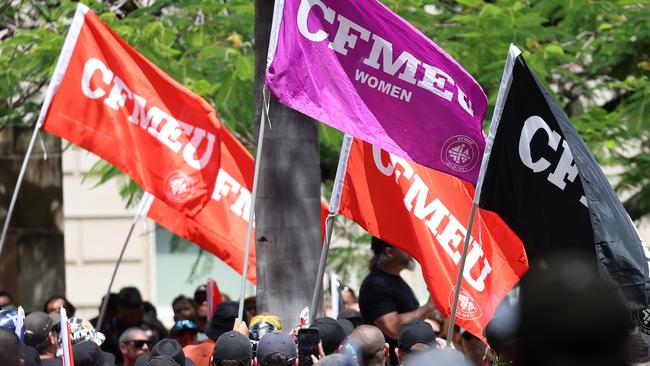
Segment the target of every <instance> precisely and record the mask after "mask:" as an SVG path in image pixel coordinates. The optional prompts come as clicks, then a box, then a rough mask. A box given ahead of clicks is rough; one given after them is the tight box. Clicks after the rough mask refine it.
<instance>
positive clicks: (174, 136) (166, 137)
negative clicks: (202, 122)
mask: <svg viewBox="0 0 650 366" xmlns="http://www.w3.org/2000/svg"><path fill="white" fill-rule="evenodd" d="M179 127H180V126H179V125H178V122H176V118H174V117H172V116H167V123H165V125H164V126H163V128H162V130H160V133H159V134H158V136H157V138H158V141H160V142H162V143H163V144H165V146H167V147H169V148H170V149H171V150H172V151H173V152H175V153H177V152H179V151H181V148H183V144H181V143H180V142H178V139H179V138H180V137H181V134H182V133H183V131H181V129H180V128H179Z"/></svg>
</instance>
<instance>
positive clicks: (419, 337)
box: [395, 320, 436, 364]
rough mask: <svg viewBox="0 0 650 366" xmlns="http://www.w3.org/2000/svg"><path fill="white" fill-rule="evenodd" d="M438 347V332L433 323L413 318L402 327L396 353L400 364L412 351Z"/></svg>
mask: <svg viewBox="0 0 650 366" xmlns="http://www.w3.org/2000/svg"><path fill="white" fill-rule="evenodd" d="M429 348H436V333H435V332H434V331H433V328H432V327H431V324H429V323H427V322H425V321H422V320H413V321H411V322H408V323H406V324H404V325H403V326H402V328H400V331H399V337H398V338H397V348H395V355H396V356H397V360H398V361H399V363H400V364H403V363H404V360H405V359H406V358H407V356H408V355H409V354H411V353H415V352H418V351H422V350H424V349H429Z"/></svg>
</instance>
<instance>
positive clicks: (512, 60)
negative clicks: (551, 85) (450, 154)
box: [477, 46, 650, 306]
mask: <svg viewBox="0 0 650 366" xmlns="http://www.w3.org/2000/svg"><path fill="white" fill-rule="evenodd" d="M494 113H495V116H494V118H493V120H492V125H491V127H490V136H489V137H488V146H486V154H485V156H484V162H483V168H482V171H481V175H480V176H479V183H478V185H479V187H477V191H479V192H480V201H479V206H480V207H481V208H484V209H487V210H490V211H493V212H496V213H497V214H499V215H500V216H501V218H502V219H503V220H504V221H505V222H506V223H507V224H508V225H509V226H510V227H511V228H512V230H513V231H514V232H515V233H516V234H517V235H518V236H519V238H521V240H522V241H523V243H524V245H525V247H526V252H527V254H528V257H529V259H530V260H531V262H534V261H536V260H537V259H540V258H542V259H548V258H551V257H552V256H553V253H554V252H556V251H558V250H567V249H570V250H573V251H582V252H584V253H586V254H588V255H592V256H593V258H594V261H595V263H597V264H598V266H599V268H600V272H601V273H602V274H603V275H604V276H606V277H609V278H610V279H611V280H613V281H614V282H615V283H616V284H617V285H618V286H619V287H620V288H621V290H622V291H623V293H624V295H625V297H626V299H627V300H628V301H629V302H630V303H631V305H639V306H645V305H648V304H649V300H650V277H649V269H648V260H647V257H646V254H645V251H644V245H643V243H642V241H641V239H640V238H639V235H638V232H637V230H636V228H635V227H634V224H633V223H632V220H631V219H630V217H629V215H628V214H627V212H626V211H625V209H624V208H623V205H622V204H621V202H620V201H619V199H618V197H617V196H616V193H615V192H614V190H613V189H612V187H611V185H610V184H609V182H608V181H607V178H606V177H605V175H604V174H603V172H602V170H601V169H600V167H599V165H598V163H596V161H595V159H594V158H593V156H592V155H591V153H590V152H589V149H588V148H587V146H586V145H585V143H584V141H582V139H581V138H580V135H578V132H577V131H576V130H575V128H574V127H573V125H572V124H571V121H569V119H568V117H567V116H566V114H564V112H563V111H562V109H561V108H560V107H559V106H558V105H557V104H556V103H555V102H554V101H553V98H552V96H551V95H550V93H549V92H548V91H547V90H546V89H545V88H544V86H543V85H542V83H541V82H540V81H539V80H538V79H537V77H536V76H535V74H534V73H533V72H532V71H531V70H530V69H529V68H528V66H527V65H526V63H525V62H524V59H523V57H522V56H521V54H520V52H519V50H518V49H517V48H516V47H514V46H511V49H510V52H509V55H508V61H507V63H506V70H505V72H504V75H503V79H502V81H501V90H500V91H499V97H498V99H497V105H496V107H495V112H494Z"/></svg>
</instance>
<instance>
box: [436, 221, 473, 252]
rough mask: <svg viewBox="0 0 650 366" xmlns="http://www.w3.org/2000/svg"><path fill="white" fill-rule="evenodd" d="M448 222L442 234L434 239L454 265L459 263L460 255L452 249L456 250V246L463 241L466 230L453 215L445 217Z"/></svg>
mask: <svg viewBox="0 0 650 366" xmlns="http://www.w3.org/2000/svg"><path fill="white" fill-rule="evenodd" d="M447 217H448V218H449V222H448V223H447V226H445V229H444V230H443V232H442V234H438V235H436V239H438V242H439V243H440V245H441V246H442V248H443V249H444V250H445V252H447V254H449V256H450V257H451V259H452V260H453V261H454V263H455V264H458V262H460V253H459V252H458V251H457V250H454V248H458V245H459V244H460V242H461V241H462V240H463V238H464V237H465V235H467V230H466V229H465V228H464V227H463V225H461V223H460V222H459V221H458V220H457V219H456V218H455V217H454V215H451V214H450V215H449V216H447Z"/></svg>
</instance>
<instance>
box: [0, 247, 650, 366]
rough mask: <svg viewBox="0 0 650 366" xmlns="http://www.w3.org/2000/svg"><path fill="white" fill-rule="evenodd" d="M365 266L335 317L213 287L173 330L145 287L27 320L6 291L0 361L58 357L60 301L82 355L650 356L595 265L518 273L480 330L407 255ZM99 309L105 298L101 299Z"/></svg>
mask: <svg viewBox="0 0 650 366" xmlns="http://www.w3.org/2000/svg"><path fill="white" fill-rule="evenodd" d="M372 250H373V258H372V259H371V261H370V273H369V275H368V276H367V277H366V278H365V280H364V281H363V284H362V285H361V288H360V290H359V296H358V301H357V297H356V296H355V293H354V291H352V290H351V289H349V288H347V287H344V288H343V290H342V296H341V297H342V299H343V304H342V305H343V306H342V309H341V310H340V311H339V313H338V316H337V319H335V318H333V317H327V316H324V317H319V318H317V319H313V320H312V321H310V322H309V323H308V324H302V325H300V324H299V322H298V315H297V316H296V319H280V318H279V317H278V316H277V315H274V314H270V313H264V314H257V310H256V302H255V298H254V297H253V298H248V299H246V301H245V315H244V319H243V320H244V321H243V322H240V321H238V319H237V316H238V303H237V302H235V301H230V299H228V298H227V297H226V298H225V299H224V301H223V302H221V303H220V304H219V305H218V306H216V308H215V309H214V311H213V313H212V314H211V315H212V316H211V317H210V318H211V319H210V320H208V318H209V317H208V312H209V309H208V301H207V290H206V286H201V287H199V288H198V289H197V290H196V292H195V293H194V296H192V297H187V296H183V295H181V296H178V297H177V298H175V299H174V300H173V303H172V308H173V311H174V321H175V322H174V325H173V326H172V327H171V329H166V328H165V327H164V326H163V324H162V323H161V322H160V321H159V320H158V319H157V314H156V309H155V307H154V306H152V305H151V304H150V303H148V302H146V301H144V300H143V299H142V296H141V294H140V292H139V291H138V289H136V288H134V287H125V288H122V289H121V290H120V291H119V292H118V293H116V294H111V295H110V296H108V297H105V298H104V299H103V302H106V311H105V316H104V319H103V320H102V321H101V322H100V319H98V318H93V319H88V320H87V319H81V318H79V317H76V316H75V308H74V306H73V305H72V304H71V303H70V302H69V301H68V300H67V299H66V298H65V297H64V296H54V297H52V298H50V299H49V300H48V301H47V302H46V304H45V305H44V306H43V309H42V310H43V311H35V312H31V313H29V314H28V315H27V316H26V317H25V319H24V334H22V339H21V337H19V336H18V335H17V334H16V333H17V332H16V331H15V329H16V328H17V327H20V325H19V324H17V322H16V319H17V318H18V317H17V314H16V308H15V307H14V305H15V304H14V303H13V299H12V297H11V295H10V294H9V293H7V292H4V291H2V292H0V308H1V309H2V310H1V311H0V365H2V366H19V365H20V366H31V365H44V366H51V365H57V366H60V365H61V358H60V357H61V352H62V350H61V348H62V347H61V336H60V335H61V329H60V318H59V309H60V308H61V307H64V308H65V309H66V312H67V314H68V315H69V317H70V318H69V320H68V324H69V327H70V334H71V337H70V338H71V339H70V341H71V345H72V349H73V354H74V365H75V366H115V365H119V366H149V365H150V366H303V365H308V364H318V365H319V366H333V365H335V366H394V365H404V366H424V365H427V366H428V365H442V366H444V365H457V366H464V365H466V366H481V365H507V364H513V365H533V366H534V365H557V366H560V365H590V366H593V365H602V366H609V365H612V366H614V365H641V364H647V365H650V363H648V361H650V358H649V354H648V343H647V342H646V340H645V337H646V335H645V334H644V333H641V332H639V330H638V329H639V328H634V327H633V326H632V324H631V322H630V316H629V313H628V309H626V307H625V303H624V302H623V301H622V300H621V297H620V295H619V294H618V293H617V292H616V291H615V290H614V289H613V288H612V287H611V286H608V285H607V284H606V283H604V282H603V281H602V280H601V279H600V276H599V275H598V273H597V271H596V269H595V268H591V267H590V266H589V265H587V264H585V262H584V261H581V260H580V259H579V258H578V257H574V256H567V257H566V260H560V261H556V262H555V263H557V264H555V265H554V266H547V267H546V268H545V269H540V270H534V271H531V273H530V274H529V275H528V276H527V277H526V278H525V279H524V280H523V281H522V284H521V288H520V296H519V299H518V301H517V302H516V303H511V302H510V300H509V298H508V297H506V299H505V300H504V301H502V303H501V304H500V305H499V307H498V309H497V312H496V313H495V315H494V318H493V319H492V321H491V322H490V323H489V324H488V326H487V328H486V330H485V332H484V334H481V335H478V337H477V335H473V334H471V333H470V332H468V331H465V330H463V329H461V328H458V327H457V326H456V331H455V332H454V336H453V337H452V339H446V334H445V331H444V330H445V329H446V326H447V324H448V321H446V319H444V317H443V316H442V314H441V313H440V312H439V311H438V310H437V309H436V308H435V307H434V306H433V305H432V304H431V303H427V304H425V305H420V304H419V303H418V301H417V299H416V298H415V296H414V294H413V291H412V290H411V289H410V287H409V286H408V285H407V284H406V282H404V281H403V280H402V279H401V277H400V275H399V274H400V272H401V271H402V270H404V269H409V268H411V267H412V264H413V262H412V258H411V257H410V256H408V254H406V253H404V252H403V251H401V250H399V249H398V248H395V247H393V246H391V245H389V244H388V243H385V242H382V241H381V240H378V239H373V241H372ZM100 309H101V308H100Z"/></svg>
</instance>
